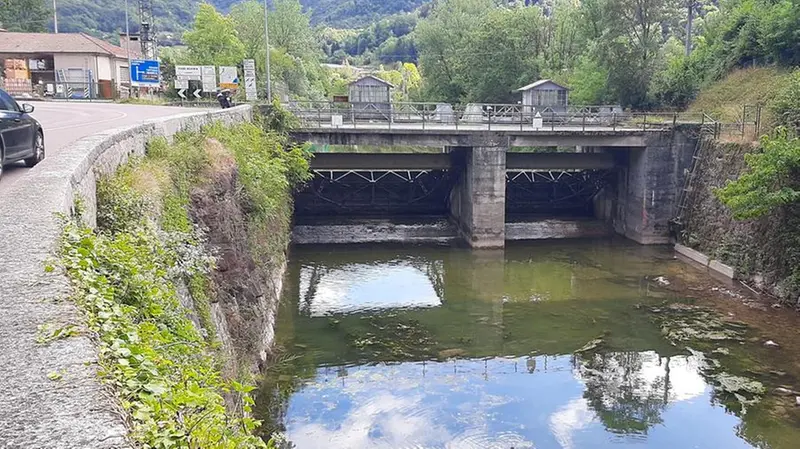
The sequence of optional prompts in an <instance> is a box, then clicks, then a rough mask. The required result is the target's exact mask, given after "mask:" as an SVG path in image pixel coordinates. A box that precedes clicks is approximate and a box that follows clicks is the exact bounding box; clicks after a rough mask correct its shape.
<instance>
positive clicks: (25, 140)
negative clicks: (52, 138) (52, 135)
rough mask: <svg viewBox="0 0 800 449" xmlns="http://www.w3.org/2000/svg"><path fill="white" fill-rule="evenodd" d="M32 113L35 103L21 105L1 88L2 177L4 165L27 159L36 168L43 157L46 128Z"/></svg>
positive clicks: (0, 169) (0, 156) (0, 158)
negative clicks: (32, 104) (43, 128)
mask: <svg viewBox="0 0 800 449" xmlns="http://www.w3.org/2000/svg"><path fill="white" fill-rule="evenodd" d="M31 112H33V106H31V105H29V104H23V105H22V106H20V105H19V103H17V102H16V101H14V99H13V98H11V95H9V94H8V93H6V92H5V91H4V90H2V89H0V178H2V177H3V166H4V165H8V164H11V163H14V162H18V161H24V162H25V165H27V166H28V167H33V166H34V165H36V164H38V163H39V162H41V161H42V159H44V131H43V130H42V125H40V124H39V122H37V121H36V120H35V119H34V118H33V117H31V116H30V115H29V114H30V113H31Z"/></svg>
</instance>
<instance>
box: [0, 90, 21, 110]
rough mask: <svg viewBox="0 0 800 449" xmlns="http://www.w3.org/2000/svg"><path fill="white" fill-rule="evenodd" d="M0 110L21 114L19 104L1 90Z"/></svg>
mask: <svg viewBox="0 0 800 449" xmlns="http://www.w3.org/2000/svg"><path fill="white" fill-rule="evenodd" d="M0 110H3V111H15V112H20V109H19V106H17V102H16V101H14V99H13V98H11V96H10V95H8V94H7V93H5V92H3V91H2V90H0Z"/></svg>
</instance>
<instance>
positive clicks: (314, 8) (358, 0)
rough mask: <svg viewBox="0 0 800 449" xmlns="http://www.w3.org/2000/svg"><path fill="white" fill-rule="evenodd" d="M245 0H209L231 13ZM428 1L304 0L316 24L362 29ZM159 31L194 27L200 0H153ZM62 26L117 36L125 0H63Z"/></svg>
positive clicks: (132, 3) (134, 7)
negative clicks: (233, 8) (236, 5)
mask: <svg viewBox="0 0 800 449" xmlns="http://www.w3.org/2000/svg"><path fill="white" fill-rule="evenodd" d="M240 1H241V0H208V3H211V4H212V5H214V6H215V7H216V8H217V9H218V10H220V11H222V12H225V13H227V12H228V11H229V10H230V8H231V7H232V6H233V5H235V4H237V3H239V2H240ZM426 1H427V0H344V1H341V0H300V3H301V4H302V5H303V9H304V10H306V11H310V12H311V22H312V24H325V25H328V26H331V27H336V28H361V27H365V26H367V25H369V24H370V23H371V22H373V21H376V20H379V19H381V18H383V17H385V16H388V15H391V14H395V13H398V12H407V11H412V10H414V9H415V8H417V7H418V6H420V5H421V4H423V3H425V2H426ZM152 2H153V9H154V15H155V17H156V23H155V24H156V27H157V29H158V30H159V32H175V33H176V34H177V36H179V35H180V32H182V31H183V30H185V29H186V28H188V27H189V26H191V23H192V21H193V19H194V14H195V13H196V12H197V5H199V4H200V3H202V2H201V1H199V0H152ZM128 4H129V6H128V8H129V9H128V11H129V15H130V19H129V20H130V27H131V31H132V32H136V31H138V29H139V25H138V24H139V21H140V19H139V13H138V9H139V6H138V5H139V2H138V1H137V0H129V2H128ZM58 29H59V31H61V32H88V33H91V34H95V35H98V36H102V37H106V38H109V37H112V38H113V37H115V35H116V34H117V33H118V32H119V31H124V30H125V0H102V1H101V0H59V2H58Z"/></svg>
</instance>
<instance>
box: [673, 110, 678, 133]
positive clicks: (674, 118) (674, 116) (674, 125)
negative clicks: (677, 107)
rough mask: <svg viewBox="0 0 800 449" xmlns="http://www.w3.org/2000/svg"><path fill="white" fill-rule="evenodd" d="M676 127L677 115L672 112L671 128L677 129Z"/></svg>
mask: <svg viewBox="0 0 800 449" xmlns="http://www.w3.org/2000/svg"><path fill="white" fill-rule="evenodd" d="M677 126H678V113H677V112H673V113H672V128H673V129H675V127H677Z"/></svg>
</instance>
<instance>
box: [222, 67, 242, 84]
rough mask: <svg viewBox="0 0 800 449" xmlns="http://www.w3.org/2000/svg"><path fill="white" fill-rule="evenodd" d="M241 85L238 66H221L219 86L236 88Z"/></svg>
mask: <svg viewBox="0 0 800 449" xmlns="http://www.w3.org/2000/svg"><path fill="white" fill-rule="evenodd" d="M238 86H239V73H238V71H237V70H236V67H226V66H220V68H219V87H220V88H222V89H235V88H237V87H238Z"/></svg>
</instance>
